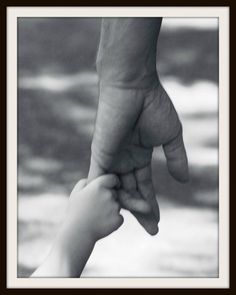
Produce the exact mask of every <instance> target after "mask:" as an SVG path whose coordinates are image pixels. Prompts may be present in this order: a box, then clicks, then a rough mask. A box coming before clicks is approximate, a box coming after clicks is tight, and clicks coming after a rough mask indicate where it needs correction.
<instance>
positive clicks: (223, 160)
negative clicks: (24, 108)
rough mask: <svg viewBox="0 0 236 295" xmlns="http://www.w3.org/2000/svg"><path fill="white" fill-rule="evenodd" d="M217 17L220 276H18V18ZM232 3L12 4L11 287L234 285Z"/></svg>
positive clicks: (9, 86) (9, 140)
mask: <svg viewBox="0 0 236 295" xmlns="http://www.w3.org/2000/svg"><path fill="white" fill-rule="evenodd" d="M102 16H103V17H106V16H109V17H111V16H113V17H118V16H122V17H125V16H127V17H131V16H132V17H140V16H146V17H157V16H162V17H215V18H218V20H219V45H220V46H219V69H220V74H219V106H220V108H219V167H220V169H219V180H220V182H219V216H220V218H219V277H218V278H187V279H184V278H80V279H73V278H60V279H56V278H17V17H102ZM228 118H229V8H228V7H193V8H191V7H132V8H131V7H114V8H113V7H8V8H7V147H8V151H7V167H8V169H7V287H8V288H228V287H229V119H228Z"/></svg>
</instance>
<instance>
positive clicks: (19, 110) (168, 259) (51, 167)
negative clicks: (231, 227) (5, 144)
mask: <svg viewBox="0 0 236 295" xmlns="http://www.w3.org/2000/svg"><path fill="white" fill-rule="evenodd" d="M48 9H49V8H48ZM66 9H67V8H66V7H65V8H64V11H65V14H64V16H58V15H53V14H52V15H51V16H50V13H51V12H52V11H53V9H51V10H49V12H48V14H47V15H46V14H45V15H40V14H39V15H37V16H36V15H35V16H33V14H32V16H30V14H28V15H27V14H26V16H24V15H23V16H21V15H20V16H17V20H16V24H15V30H16V35H17V44H16V45H17V47H16V49H15V50H16V51H15V52H16V54H17V55H16V69H17V76H16V80H17V85H16V87H15V94H16V97H17V99H16V101H17V102H16V104H15V105H16V118H15V123H16V126H17V127H16V134H17V136H16V144H17V149H16V150H17V151H16V152H17V153H16V157H15V158H16V167H17V169H16V195H17V196H16V199H15V201H16V204H17V205H16V206H17V207H16V208H17V210H15V211H16V212H17V213H16V214H15V215H16V216H15V217H14V220H15V221H16V237H15V240H16V244H17V245H16V246H17V247H16V268H15V269H16V278H18V279H23V278H24V279H26V278H27V279H28V281H29V282H30V280H34V279H37V284H38V285H40V280H41V279H45V278H58V281H59V280H63V279H65V278H77V279H79V280H82V279H94V278H100V279H107V280H108V281H109V279H112V278H113V279H114V278H117V279H129V278H130V279H132V278H138V279H145V278H146V279H147V278H152V279H155V281H156V282H157V284H158V280H162V279H177V278H179V279H212V280H214V279H215V280H217V279H219V278H220V274H222V271H220V264H221V260H222V259H220V255H219V252H220V249H221V248H220V241H221V240H220V233H221V231H220V229H221V228H222V226H220V223H219V220H221V222H224V221H223V218H219V217H220V216H219V211H220V208H221V207H220V204H223V203H221V201H220V200H222V199H223V201H222V202H226V203H224V204H225V205H224V207H223V205H222V208H225V209H222V210H221V211H220V212H223V213H224V212H227V200H228V197H229V196H228V195H226V194H224V195H223V196H220V195H221V193H220V190H219V182H220V174H219V173H220V171H219V167H220V165H219V161H220V159H221V158H222V157H221V156H220V155H221V151H220V150H219V137H220V136H221V133H220V130H221V129H220V126H221V122H220V121H219V113H220V106H221V105H224V103H225V106H224V107H223V108H224V109H226V112H227V99H228V97H227V87H226V88H225V93H224V89H223V90H222V89H221V90H220V89H219V77H221V76H220V71H219V69H220V67H219V63H220V58H219V52H220V43H219V41H220V40H219V36H220V35H219V32H220V25H221V22H220V21H219V17H216V16H214V13H211V10H210V8H208V10H209V16H206V14H204V13H203V14H202V16H197V17H195V16H191V14H190V15H188V14H184V13H183V15H182V16H179V14H178V15H177V14H176V16H175V15H174V14H173V15H172V16H166V15H167V14H166V13H163V16H162V15H160V13H159V14H158V13H157V14H156V15H157V16H155V15H153V14H152V15H151V16H149V15H148V14H147V15H145V13H144V14H143V16H136V15H134V16H132V14H131V15H130V16H129V15H127V13H124V15H123V14H122V13H120V14H118V15H117V16H114V15H113V14H111V16H108V15H107V14H106V15H105V16H102V8H101V7H100V10H101V16H88V15H85V16H81V14H78V16H77V17H76V16H75V14H76V13H74V14H73V16H71V15H68V16H67V15H66ZM80 9H82V8H80V7H76V11H79V10H80ZM91 9H92V8H91ZM150 9H151V8H149V10H150ZM205 9H207V8H205ZM212 9H213V8H212ZM45 10H46V8H45ZM70 10H72V11H73V8H70ZM202 10H203V12H204V8H203V9H202ZM33 11H34V12H35V13H37V8H34V10H33ZM155 11H158V7H155ZM193 11H194V8H193ZM178 13H179V12H178ZM226 82H227V80H226ZM11 91H14V90H11ZM221 94H222V98H221ZM223 95H225V97H226V99H225V98H223ZM11 99H12V98H11ZM224 100H225V101H224ZM12 101H13V100H12ZM221 118H223V115H222V117H221ZM12 124H13V123H12ZM225 131H226V132H227V129H225ZM225 136H226V135H225ZM226 144H227V143H226ZM225 158H226V157H225ZM221 167H222V172H223V168H224V167H226V168H227V163H226V165H224V164H222V166H221ZM226 176H227V173H225V177H226ZM226 182H227V181H226ZM226 182H225V183H226ZM225 191H227V189H226V190H225ZM9 207H10V209H9ZM11 208H12V207H11V203H10V201H8V210H9V211H10V212H12V211H11ZM12 210H13V209H12ZM13 211H14V210H13ZM11 214H13V213H11ZM225 218H226V219H227V218H228V216H225ZM13 223H14V222H13ZM224 224H225V225H227V221H225V223H224ZM227 230H228V229H227V227H225V232H227ZM225 235H226V233H225ZM222 237H223V236H222ZM225 237H226V236H225ZM222 241H224V239H223V238H222ZM222 243H224V242H222ZM226 246H227V243H224V248H226ZM222 249H223V246H222ZM11 257H13V256H11ZM11 259H12V258H11ZM224 263H226V265H227V251H226V255H225V261H224ZM222 269H223V268H222ZM224 269H225V267H224ZM79 280H78V281H79ZM226 281H227V279H226ZM195 284H196V285H197V283H195ZM42 287H43V286H42Z"/></svg>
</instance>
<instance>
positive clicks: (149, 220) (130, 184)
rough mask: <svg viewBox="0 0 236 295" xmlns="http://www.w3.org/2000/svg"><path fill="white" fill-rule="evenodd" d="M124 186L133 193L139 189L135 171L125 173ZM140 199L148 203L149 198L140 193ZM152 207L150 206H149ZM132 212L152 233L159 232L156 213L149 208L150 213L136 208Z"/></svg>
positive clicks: (122, 178) (122, 180) (122, 179)
mask: <svg viewBox="0 0 236 295" xmlns="http://www.w3.org/2000/svg"><path fill="white" fill-rule="evenodd" d="M121 182H122V187H123V188H124V189H125V191H128V193H130V194H132V193H134V191H137V189H138V187H137V183H136V177H135V175H134V174H133V173H129V174H125V175H123V176H122V177H121ZM139 199H140V200H143V201H144V202H146V204H148V206H149V202H148V200H145V199H144V198H143V196H142V195H141V194H139ZM149 208H150V206H149ZM131 213H132V214H133V215H134V216H135V217H136V219H137V220H138V222H139V223H140V224H141V225H142V226H143V227H144V229H145V230H146V231H147V232H148V233H149V234H151V235H155V234H156V233H157V232H158V227H157V221H156V218H155V215H154V213H153V212H152V209H151V211H150V210H149V212H148V213H145V214H144V213H139V212H136V211H135V210H132V211H131Z"/></svg>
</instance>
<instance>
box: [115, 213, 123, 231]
mask: <svg viewBox="0 0 236 295" xmlns="http://www.w3.org/2000/svg"><path fill="white" fill-rule="evenodd" d="M123 223H124V217H123V216H122V215H121V214H117V216H116V219H115V229H118V228H119V227H120V226H121V225H122V224H123Z"/></svg>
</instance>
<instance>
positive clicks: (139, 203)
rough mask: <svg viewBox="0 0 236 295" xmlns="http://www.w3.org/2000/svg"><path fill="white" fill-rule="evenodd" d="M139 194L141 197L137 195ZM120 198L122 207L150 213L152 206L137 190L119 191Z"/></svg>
mask: <svg viewBox="0 0 236 295" xmlns="http://www.w3.org/2000/svg"><path fill="white" fill-rule="evenodd" d="M137 195H138V196H139V197H137ZM118 200H119V203H120V205H121V207H122V208H124V209H126V210H129V211H136V212H139V213H144V214H145V213H150V211H151V208H150V205H149V204H148V202H147V201H145V200H143V199H142V198H141V197H140V195H139V193H137V192H130V193H128V192H126V191H125V190H123V189H121V190H119V191H118Z"/></svg>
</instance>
